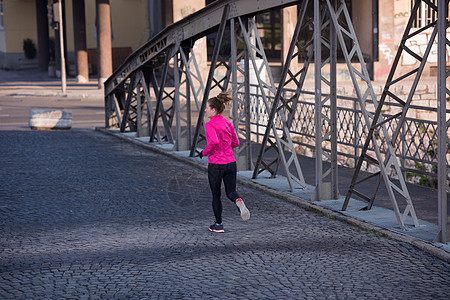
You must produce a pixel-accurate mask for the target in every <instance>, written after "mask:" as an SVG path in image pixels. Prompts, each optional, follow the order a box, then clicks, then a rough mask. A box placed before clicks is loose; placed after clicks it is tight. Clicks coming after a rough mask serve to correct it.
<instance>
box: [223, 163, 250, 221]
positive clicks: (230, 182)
mask: <svg viewBox="0 0 450 300" xmlns="http://www.w3.org/2000/svg"><path fill="white" fill-rule="evenodd" d="M236 173H237V167H236V162H233V163H230V164H227V165H226V168H225V171H224V175H223V183H224V184H225V191H226V193H227V197H228V199H230V200H231V201H233V202H234V203H236V205H237V207H238V208H239V211H240V212H241V218H242V220H244V221H247V220H248V219H250V212H249V211H248V209H247V207H246V206H245V204H244V201H243V200H242V199H241V197H239V195H238V193H237V192H236Z"/></svg>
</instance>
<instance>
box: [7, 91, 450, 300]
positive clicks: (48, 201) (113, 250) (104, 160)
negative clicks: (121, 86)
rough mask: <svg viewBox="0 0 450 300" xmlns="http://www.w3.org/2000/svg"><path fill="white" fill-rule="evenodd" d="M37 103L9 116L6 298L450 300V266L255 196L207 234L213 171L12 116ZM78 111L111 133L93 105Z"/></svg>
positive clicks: (230, 209) (227, 211) (79, 129)
mask: <svg viewBox="0 0 450 300" xmlns="http://www.w3.org/2000/svg"><path fill="white" fill-rule="evenodd" d="M1 101H4V99H2V100H1ZM26 101H33V100H32V99H23V100H20V98H17V99H10V100H8V102H7V103H6V104H5V102H2V103H1V104H2V110H1V111H0V114H1V120H0V121H1V128H0V141H1V145H0V149H1V153H2V155H1V156H0V165H1V168H0V179H1V182H2V185H1V189H0V298H2V299H71V298H74V299H227V298H228V299H448V296H449V295H450V264H449V263H446V262H444V261H442V260H440V259H438V258H436V257H435V256H433V255H431V254H429V253H426V252H424V251H422V250H420V249H418V248H416V247H414V246H412V245H410V244H406V243H402V242H399V241H397V240H392V239H388V238H386V237H383V236H379V235H377V234H375V233H372V232H365V231H362V230H361V229H359V228H356V227H353V226H351V225H349V224H346V223H342V222H340V221H338V220H335V219H331V218H327V217H326V216H322V215H318V214H315V213H312V212H308V211H305V210H304V209H302V208H300V207H297V206H295V205H293V204H289V203H287V202H284V201H282V200H280V199H277V198H273V197H270V196H267V195H266V194H264V193H262V192H259V191H256V190H253V189H250V188H247V187H243V186H239V187H238V191H239V192H240V193H241V194H242V195H243V197H244V199H245V201H246V204H247V206H248V207H249V209H250V211H251V219H250V220H249V221H248V222H243V221H242V220H240V216H239V213H238V210H237V208H236V207H235V206H234V204H233V203H231V202H229V201H227V200H224V227H225V233H223V234H218V233H212V232H209V230H208V226H209V225H210V224H211V223H212V221H213V220H214V217H213V213H212V209H211V197H210V192H209V187H208V182H207V174H206V173H205V172H204V171H202V170H200V169H197V168H195V167H193V166H191V165H187V164H184V163H182V162H180V161H176V160H173V159H170V158H168V157H167V156H164V155H161V154H157V153H154V152H151V151H149V150H146V149H144V148H141V147H139V146H136V145H133V144H129V143H126V142H124V141H121V140H119V139H117V138H115V137H112V136H109V135H104V134H102V133H99V132H96V131H93V130H90V128H91V126H96V125H94V124H93V123H89V126H88V124H87V123H84V120H85V119H82V118H81V117H80V118H78V117H77V113H76V111H75V108H72V111H73V114H74V124H76V126H74V127H75V128H74V129H71V130H68V131H31V130H29V129H28V128H27V126H26V120H27V119H26V116H25V115H24V116H20V117H19V116H17V117H14V118H13V117H11V116H8V114H9V113H7V111H8V109H12V108H8V109H6V108H5V107H8V106H7V104H8V103H10V104H11V105H12V106H14V107H16V108H15V109H20V108H17V107H20V105H21V103H23V104H24V102H26ZM48 101H54V102H50V103H51V105H52V107H54V106H53V105H56V104H58V103H60V104H63V103H64V101H62V100H58V99H56V100H51V99H48ZM67 101H71V100H67ZM73 101H76V100H73ZM78 101H79V102H77V103H79V104H77V105H75V107H76V109H80V110H84V113H89V114H90V117H91V118H93V120H98V122H99V123H101V121H102V120H103V116H102V115H101V114H100V111H101V110H100V109H99V108H98V106H97V107H95V106H93V105H92V103H88V102H85V101H92V100H78ZM24 105H25V104H24ZM36 105H37V106H39V107H41V106H44V105H47V104H46V103H44V101H39V103H36ZM63 106H64V105H61V107H63ZM24 107H25V106H24ZM22 110H24V109H23V108H22ZM86 117H87V115H86ZM97 118H98V119H97ZM5 120H6V121H7V122H5ZM100 126H101V125H100Z"/></svg>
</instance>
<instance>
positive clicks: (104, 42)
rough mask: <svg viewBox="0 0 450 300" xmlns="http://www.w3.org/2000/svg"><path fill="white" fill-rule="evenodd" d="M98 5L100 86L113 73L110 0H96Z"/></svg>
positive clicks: (99, 86) (100, 86)
mask: <svg viewBox="0 0 450 300" xmlns="http://www.w3.org/2000/svg"><path fill="white" fill-rule="evenodd" d="M96 6H97V51H98V68H99V72H98V75H99V77H98V88H100V89H101V88H103V83H104V82H105V81H106V79H108V77H109V76H111V74H112V71H113V70H112V47H111V7H110V4H109V0H96Z"/></svg>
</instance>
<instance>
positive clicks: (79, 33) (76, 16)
mask: <svg viewBox="0 0 450 300" xmlns="http://www.w3.org/2000/svg"><path fill="white" fill-rule="evenodd" d="M72 10H73V36H74V44H75V59H76V66H77V82H78V83H86V82H88V81H89V68H88V54H87V45H86V17H85V5H84V0H77V1H73V2H72Z"/></svg>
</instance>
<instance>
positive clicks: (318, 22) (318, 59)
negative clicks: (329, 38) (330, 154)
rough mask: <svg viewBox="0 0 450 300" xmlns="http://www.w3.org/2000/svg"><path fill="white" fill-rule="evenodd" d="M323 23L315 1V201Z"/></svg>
mask: <svg viewBox="0 0 450 300" xmlns="http://www.w3.org/2000/svg"><path fill="white" fill-rule="evenodd" d="M321 29H322V22H321V18H320V1H319V0H314V98H315V111H314V120H315V128H316V130H315V148H316V149H315V154H316V190H315V193H316V195H315V199H317V200H320V199H321V195H320V193H321V191H322V130H321V129H322V122H321V121H322V116H321V114H322V87H321V83H322V80H321V73H322V70H321V69H322V55H321V52H322V42H321Z"/></svg>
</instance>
